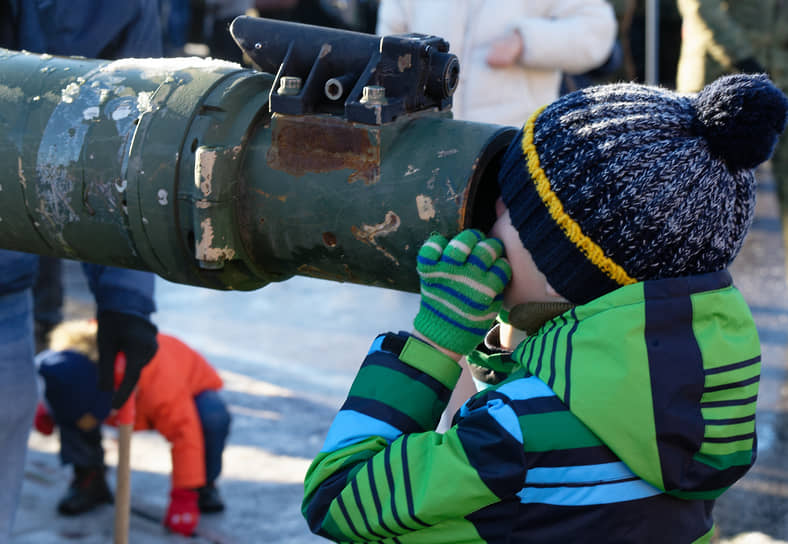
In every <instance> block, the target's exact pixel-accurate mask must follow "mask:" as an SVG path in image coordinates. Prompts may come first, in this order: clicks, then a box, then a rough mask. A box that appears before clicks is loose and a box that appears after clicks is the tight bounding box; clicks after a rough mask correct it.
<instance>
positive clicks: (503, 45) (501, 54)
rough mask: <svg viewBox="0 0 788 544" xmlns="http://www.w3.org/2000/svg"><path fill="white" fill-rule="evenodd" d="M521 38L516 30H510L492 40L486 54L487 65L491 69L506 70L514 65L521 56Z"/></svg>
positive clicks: (522, 44)
mask: <svg viewBox="0 0 788 544" xmlns="http://www.w3.org/2000/svg"><path fill="white" fill-rule="evenodd" d="M524 47H525V44H524V43H523V37H522V36H521V35H520V32H519V31H517V30H512V31H510V32H508V33H506V34H505V35H504V36H501V37H500V38H498V39H496V40H494V41H493V42H492V44H490V50H489V51H488V52H487V64H489V65H490V66H492V67H493V68H506V67H507V66H511V65H512V64H515V63H516V62H517V60H518V59H519V58H520V57H521V56H522V54H523V48H524Z"/></svg>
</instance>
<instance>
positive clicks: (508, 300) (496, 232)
mask: <svg viewBox="0 0 788 544" xmlns="http://www.w3.org/2000/svg"><path fill="white" fill-rule="evenodd" d="M495 211H496V214H497V215H498V220H497V221H496V222H495V224H494V225H493V226H492V229H490V233H489V235H490V236H495V237H496V238H499V239H500V240H501V241H502V242H503V247H504V249H505V250H506V258H507V259H508V261H509V264H510V265H511V267H512V281H511V282H509V285H507V286H506V289H505V290H504V292H503V306H504V308H506V309H507V310H508V309H511V308H513V307H514V306H516V305H518V304H524V303H526V302H555V301H556V300H561V297H560V296H559V295H558V294H556V293H555V291H553V290H552V288H551V287H550V286H549V284H548V283H547V278H545V276H544V274H542V273H541V272H539V269H538V268H536V264H534V261H533V259H532V258H531V254H530V253H529V252H528V250H527V249H525V247H523V243H522V242H521V241H520V235H519V234H518V232H517V229H515V228H514V226H512V220H511V219H510V217H509V210H508V209H507V208H506V205H505V204H504V203H503V201H502V200H501V199H500V198H499V199H498V201H497V202H496V203H495Z"/></svg>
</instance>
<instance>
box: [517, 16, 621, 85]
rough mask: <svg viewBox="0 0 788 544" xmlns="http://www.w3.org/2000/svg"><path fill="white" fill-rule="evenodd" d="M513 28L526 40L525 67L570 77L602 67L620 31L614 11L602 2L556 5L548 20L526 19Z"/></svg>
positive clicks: (524, 44)
mask: <svg viewBox="0 0 788 544" xmlns="http://www.w3.org/2000/svg"><path fill="white" fill-rule="evenodd" d="M513 24H514V27H515V28H516V29H517V30H519V32H520V35H521V36H522V39H523V55H522V58H521V62H522V63H523V64H524V65H525V66H527V67H529V68H542V69H545V70H555V69H559V70H561V71H564V72H568V73H570V74H576V73H583V72H586V71H588V70H592V69H594V68H596V67H598V66H600V65H602V64H603V63H604V62H605V61H606V60H607V59H608V57H609V56H610V53H611V51H612V50H613V45H614V43H615V40H616V31H617V28H618V25H617V23H616V16H615V13H614V12H613V8H612V7H611V6H610V4H608V3H607V2H605V1H603V0H561V1H555V2H553V8H552V10H551V12H550V14H549V16H540V17H523V18H521V19H518V20H515V21H514V22H513Z"/></svg>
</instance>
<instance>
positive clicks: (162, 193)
mask: <svg viewBox="0 0 788 544" xmlns="http://www.w3.org/2000/svg"><path fill="white" fill-rule="evenodd" d="M156 196H158V197H159V204H161V205H162V206H166V205H167V204H168V201H167V196H168V194H167V189H159V192H158V193H156Z"/></svg>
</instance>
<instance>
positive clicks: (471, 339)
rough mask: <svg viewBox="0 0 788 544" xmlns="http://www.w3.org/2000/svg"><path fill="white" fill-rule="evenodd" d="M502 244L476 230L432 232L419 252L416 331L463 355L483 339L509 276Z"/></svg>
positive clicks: (414, 323)
mask: <svg viewBox="0 0 788 544" xmlns="http://www.w3.org/2000/svg"><path fill="white" fill-rule="evenodd" d="M502 255H503V244H502V243H501V241H500V240H498V239H497V238H485V237H484V235H483V234H482V233H481V232H480V231H478V230H475V229H473V230H464V231H462V232H461V233H459V234H458V235H457V236H455V237H454V238H453V239H452V241H451V242H448V241H447V240H446V238H445V237H443V236H441V235H440V234H433V235H432V236H430V238H429V239H428V240H427V241H426V242H425V243H424V245H423V246H422V247H421V250H420V251H419V256H418V266H417V270H418V272H419V277H420V278H421V308H420V309H419V313H418V314H417V315H416V319H415V320H414V321H413V326H414V329H415V330H416V332H418V333H419V334H420V335H422V336H424V337H425V338H427V339H428V340H430V341H431V342H434V343H435V344H437V345H439V346H442V347H444V348H446V349H448V350H450V351H453V352H456V353H459V354H461V355H466V354H468V353H470V352H471V351H473V349H474V348H475V347H476V346H477V345H478V344H479V342H481V341H482V340H483V339H484V335H485V334H486V333H487V331H488V330H489V329H490V327H491V326H492V323H493V321H494V320H495V316H497V315H498V311H499V310H500V308H501V303H502V302H503V296H502V293H503V289H504V287H506V284H507V283H509V280H510V279H511V277H512V271H511V268H510V267H509V263H508V261H507V260H506V259H504V258H503V257H502Z"/></svg>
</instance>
